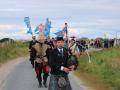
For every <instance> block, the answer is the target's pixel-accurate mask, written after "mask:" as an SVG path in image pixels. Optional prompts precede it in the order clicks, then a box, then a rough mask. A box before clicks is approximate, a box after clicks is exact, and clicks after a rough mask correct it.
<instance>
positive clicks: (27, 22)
mask: <svg viewBox="0 0 120 90" xmlns="http://www.w3.org/2000/svg"><path fill="white" fill-rule="evenodd" d="M24 22H25V24H26V25H27V28H28V29H29V30H28V31H27V34H31V35H32V34H33V32H32V28H31V25H30V18H29V17H24Z"/></svg>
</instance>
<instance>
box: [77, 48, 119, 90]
mask: <svg viewBox="0 0 120 90" xmlns="http://www.w3.org/2000/svg"><path fill="white" fill-rule="evenodd" d="M91 60H92V63H89V62H88V57H87V56H86V55H82V56H81V57H80V60H79V63H80V67H79V68H78V71H79V72H80V73H83V72H84V73H86V74H88V75H89V77H90V76H94V77H97V78H98V80H101V81H102V83H103V84H105V85H106V86H107V85H109V86H110V87H109V89H106V90H120V47H116V48H110V49H104V50H102V51H99V52H93V53H91Z"/></svg>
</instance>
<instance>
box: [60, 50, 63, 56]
mask: <svg viewBox="0 0 120 90" xmlns="http://www.w3.org/2000/svg"><path fill="white" fill-rule="evenodd" d="M60 53H61V56H62V57H63V51H62V49H60Z"/></svg>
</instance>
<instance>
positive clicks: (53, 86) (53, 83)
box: [48, 75, 72, 90]
mask: <svg viewBox="0 0 120 90" xmlns="http://www.w3.org/2000/svg"><path fill="white" fill-rule="evenodd" d="M59 77H60V75H51V77H50V83H49V87H48V90H72V88H71V85H70V81H69V78H68V76H65V79H66V81H67V85H66V87H63V88H60V87H59V86H58V79H59Z"/></svg>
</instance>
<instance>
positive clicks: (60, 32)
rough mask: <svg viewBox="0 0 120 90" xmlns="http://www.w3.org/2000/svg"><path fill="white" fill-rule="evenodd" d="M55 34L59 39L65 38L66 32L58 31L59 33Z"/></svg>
mask: <svg viewBox="0 0 120 90" xmlns="http://www.w3.org/2000/svg"><path fill="white" fill-rule="evenodd" d="M54 34H55V35H57V37H64V31H63V30H61V31H58V32H56V33H54Z"/></svg>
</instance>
